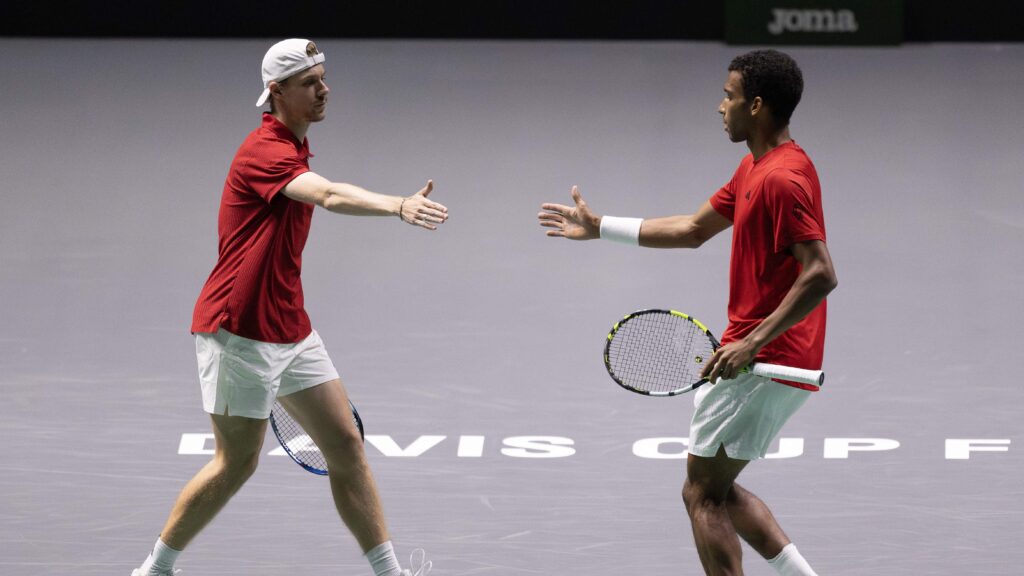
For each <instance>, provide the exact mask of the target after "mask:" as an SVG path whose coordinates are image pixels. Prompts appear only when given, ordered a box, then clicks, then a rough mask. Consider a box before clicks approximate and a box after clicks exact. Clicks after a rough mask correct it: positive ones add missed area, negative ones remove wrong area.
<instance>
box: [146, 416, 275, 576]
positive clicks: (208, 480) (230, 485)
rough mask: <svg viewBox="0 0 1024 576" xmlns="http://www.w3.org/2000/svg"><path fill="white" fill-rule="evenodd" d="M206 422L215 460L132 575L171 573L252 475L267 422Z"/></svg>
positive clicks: (201, 472)
mask: <svg viewBox="0 0 1024 576" xmlns="http://www.w3.org/2000/svg"><path fill="white" fill-rule="evenodd" d="M210 418H211V419H212V421H213V435H214V438H215V440H216V448H215V449H214V455H213V459H212V460H210V461H209V462H208V463H207V464H206V465H205V466H203V467H202V468H201V469H200V470H199V472H198V473H196V475H195V476H194V477H193V478H192V479H191V480H190V481H189V482H188V483H187V484H186V485H185V487H184V488H183V489H182V491H181V493H180V494H179V495H178V499H177V500H176V501H175V503H174V506H173V508H172V509H171V513H170V515H169V517H168V518H167V523H166V524H164V528H163V530H161V532H160V538H159V540H157V543H156V546H155V547H154V551H153V553H152V554H150V555H149V557H148V558H146V560H145V562H143V564H142V566H141V567H140V568H139V569H138V570H136V571H135V572H133V574H137V575H138V576H149V575H152V574H172V573H173V566H174V560H175V559H176V558H177V555H178V553H180V552H181V551H182V550H184V549H185V546H187V545H188V543H189V542H190V541H191V540H192V538H194V537H195V536H196V535H197V534H198V533H199V532H200V530H202V529H203V528H204V527H205V526H206V525H207V524H209V523H210V521H211V520H213V518H214V516H216V515H217V513H218V512H220V510H221V509H222V508H224V505H225V504H227V502H228V500H230V499H231V497H232V496H233V495H234V494H235V493H236V492H238V489H239V488H241V487H242V485H243V484H244V483H245V481H246V480H248V479H249V477H250V476H252V473H253V472H254V471H255V470H256V465H257V462H258V460H259V453H260V449H261V448H262V446H263V436H264V434H265V432H266V429H267V421H266V420H259V419H253V418H245V417H242V416H220V415H217V414H211V415H210Z"/></svg>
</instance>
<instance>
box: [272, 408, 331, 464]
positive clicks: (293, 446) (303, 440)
mask: <svg viewBox="0 0 1024 576" xmlns="http://www.w3.org/2000/svg"><path fill="white" fill-rule="evenodd" d="M270 415H271V417H272V419H273V424H274V431H275V432H276V433H277V438H278V441H280V442H281V445H282V446H284V448H285V450H287V451H288V453H289V454H290V455H291V456H292V458H294V459H295V460H296V461H298V462H300V463H301V464H304V465H306V466H309V467H311V468H316V469H317V470H327V459H326V458H324V455H323V453H322V452H320V449H319V448H318V447H317V445H316V443H315V442H313V439H312V438H310V437H309V434H306V431H305V430H303V429H302V426H299V423H298V422H296V421H295V419H293V418H292V417H291V415H290V414H288V412H287V411H286V410H285V409H284V407H283V406H281V404H280V403H277V402H275V403H274V407H273V408H272V409H271V413H270Z"/></svg>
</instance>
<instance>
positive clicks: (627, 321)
mask: <svg viewBox="0 0 1024 576" xmlns="http://www.w3.org/2000/svg"><path fill="white" fill-rule="evenodd" d="M720 345H721V344H719V342H718V340H717V339H716V338H715V336H714V335H713V334H711V331H710V330H708V329H707V327H706V326H704V325H703V324H701V323H700V321H699V320H697V319H696V318H691V317H690V316H687V315H686V314H683V313H682V312H676V311H675V310H640V311H638V312H633V313H632V314H629V315H627V316H626V317H625V318H623V319H622V320H620V321H619V322H618V323H616V324H615V326H613V327H612V331H611V332H609V333H608V341H607V342H606V343H605V347H604V365H605V367H606V368H607V369H608V374H609V375H611V377H612V380H615V382H616V383H617V384H618V385H619V386H622V387H623V388H625V389H626V390H630V391H632V392H637V393H639V394H646V395H647V396H675V395H677V394H683V393H686V392H689V391H691V390H696V389H697V388H700V387H701V386H702V385H704V384H707V382H708V381H707V380H705V379H703V378H701V376H700V373H701V370H703V368H704V362H706V361H708V360H710V359H711V356H713V355H714V353H715V350H717V349H718V347H719V346H720ZM743 372H749V373H752V374H756V375H758V376H765V377H767V378H779V379H781V380H788V381H790V382H800V383H802V384H813V385H815V386H821V385H822V384H824V383H825V373H824V372H822V371H821V370H804V369H802V368H791V367H789V366H779V365H777V364H761V363H754V364H751V365H750V366H748V367H746V368H744V369H743Z"/></svg>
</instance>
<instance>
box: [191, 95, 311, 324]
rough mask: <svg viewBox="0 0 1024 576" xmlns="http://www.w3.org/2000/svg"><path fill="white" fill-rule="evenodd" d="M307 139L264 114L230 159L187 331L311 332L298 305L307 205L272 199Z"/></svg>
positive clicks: (303, 167)
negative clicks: (205, 274) (214, 240)
mask: <svg viewBox="0 0 1024 576" xmlns="http://www.w3.org/2000/svg"><path fill="white" fill-rule="evenodd" d="M310 156H312V154H310V153H309V142H308V141H303V142H301V143H300V142H299V141H298V140H296V139H295V135H294V134H293V133H292V131H291V130H290V129H289V128H288V127H287V126H285V125H284V124H282V123H281V122H280V121H279V120H277V119H276V118H274V117H273V116H271V115H270V114H264V115H263V123H262V125H261V126H260V127H259V128H257V129H256V130H253V131H252V133H250V134H249V136H248V137H247V138H246V139H245V141H244V142H242V145H241V147H239V149H238V152H237V153H236V154H235V159H234V160H233V161H232V162H231V169H230V170H229V171H228V177H227V180H226V181H225V182H224V192H223V193H222V195H221V200H220V214H219V216H218V218H217V230H218V237H219V242H218V256H217V264H216V266H214V268H213V272H212V273H211V274H210V277H209V278H208V279H207V280H206V284H205V285H204V286H203V289H202V291H201V292H200V294H199V300H198V301H197V302H196V307H195V310H194V312H193V315H192V332H193V333H196V332H211V333H212V332H216V331H217V329H218V328H219V327H223V328H224V329H225V330H227V331H229V332H232V333H234V334H237V335H239V336H243V337H245V338H251V339H253V340H260V341H263V342H274V343H294V342H300V341H301V340H302V339H303V338H305V337H306V336H308V335H309V333H310V332H312V327H311V325H310V322H309V316H308V315H307V314H306V310H305V308H304V307H303V298H302V280H301V278H300V273H301V269H302V249H303V247H304V246H305V245H306V238H307V237H308V236H309V226H310V221H311V220H312V217H313V206H312V205H310V204H305V203H302V202H296V201H294V200H292V199H290V198H288V197H287V196H285V195H284V194H279V192H280V191H281V189H282V188H284V187H285V185H286V184H288V183H289V182H291V181H292V180H293V179H294V178H295V177H296V176H298V175H299V174H302V173H304V172H308V171H309V157H310Z"/></svg>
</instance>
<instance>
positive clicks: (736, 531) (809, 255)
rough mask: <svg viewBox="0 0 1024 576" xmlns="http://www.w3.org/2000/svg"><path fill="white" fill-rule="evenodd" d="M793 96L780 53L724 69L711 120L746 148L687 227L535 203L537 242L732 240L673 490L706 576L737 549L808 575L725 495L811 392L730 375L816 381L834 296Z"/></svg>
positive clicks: (774, 533)
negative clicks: (720, 330)
mask: <svg viewBox="0 0 1024 576" xmlns="http://www.w3.org/2000/svg"><path fill="white" fill-rule="evenodd" d="M802 92H803V75H802V73H801V72H800V68H799V67H798V66H797V64H796V62H795V61H793V59H792V58H790V57H789V56H787V55H785V54H783V53H781V52H778V51H775V50H758V51H753V52H750V53H747V54H744V55H742V56H739V57H737V58H735V59H734V60H733V61H732V63H730V65H729V75H728V78H727V80H726V83H725V98H724V99H723V100H722V103H721V104H720V105H719V107H718V112H719V114H721V115H722V118H723V121H724V123H725V131H726V133H727V134H728V135H729V139H730V140H732V141H733V142H746V143H747V147H748V148H749V149H750V154H748V155H747V156H746V157H745V158H743V160H742V161H741V162H740V165H739V168H737V169H736V173H735V174H734V175H733V177H732V179H731V180H730V181H729V182H728V183H727V184H726V185H725V186H723V187H722V188H721V189H720V190H718V192H716V193H715V194H713V195H712V196H711V198H710V199H709V200H708V201H707V202H705V203H704V204H703V205H702V206H701V207H700V208H699V209H698V210H697V212H696V213H695V214H689V215H682V216H669V217H664V218H649V219H640V218H617V217H612V216H603V217H602V216H599V215H597V214H595V213H594V212H593V211H592V210H591V209H590V207H589V206H588V205H587V203H586V202H585V201H584V200H583V197H582V196H581V195H580V193H579V190H578V189H577V188H576V187H575V186H574V187H573V189H572V199H573V201H574V206H565V205H561V204H544V205H542V209H543V212H541V213H540V214H539V215H538V218H539V220H540V224H541V225H542V226H545V227H547V228H551V230H548V231H547V235H548V236H556V237H563V238H569V239H572V240H590V239H594V238H605V239H609V240H613V241H619V242H625V243H628V244H633V245H640V246H646V247H651V248H697V247H699V246H700V245H702V244H703V243H704V242H706V241H707V240H708V239H710V238H711V237H713V236H715V235H716V234H718V233H719V232H722V231H723V230H725V229H727V228H729V227H730V226H732V228H733V233H732V257H731V261H730V270H729V272H730V274H729V309H728V315H729V325H728V328H727V329H726V331H725V333H724V334H723V336H722V347H721V348H719V350H718V351H717V352H716V353H715V355H714V357H713V358H712V359H711V361H710V362H708V364H707V366H706V367H705V369H704V374H703V376H704V377H706V378H708V379H709V380H710V381H711V382H712V383H713V384H714V385H706V386H703V387H701V388H699V389H698V392H697V394H696V396H695V397H694V405H695V409H694V414H693V419H692V421H691V424H690V438H689V440H690V448H689V455H688V460H687V469H686V475H687V478H686V481H685V483H684V485H683V501H684V503H685V505H686V510H687V512H688V514H689V516H690V522H691V525H692V527H693V536H694V540H695V542H696V547H697V552H698V554H699V555H700V561H701V563H702V564H703V566H704V571H705V572H706V573H707V574H714V575H719V574H742V573H743V567H742V558H741V548H740V542H739V537H742V538H743V539H744V540H746V541H747V543H749V544H750V546H751V547H752V548H753V549H754V550H756V551H757V552H758V553H760V554H761V556H763V557H764V558H765V559H766V560H768V562H769V564H770V565H771V566H772V567H773V568H774V569H775V570H776V572H778V573H779V574H782V575H785V576H810V575H814V574H815V572H814V570H812V569H811V567H810V565H809V564H808V562H807V561H806V559H804V558H803V556H802V555H801V554H800V553H799V552H798V551H797V549H796V546H795V545H793V543H792V542H791V541H790V539H789V538H788V537H787V536H786V534H785V533H784V532H783V531H782V528H780V527H779V524H778V522H777V521H776V520H775V518H774V517H773V516H772V513H771V511H770V510H769V509H768V507H767V506H766V505H765V504H764V502H762V501H761V500H760V499H759V498H758V497H757V496H755V495H753V494H751V493H750V492H749V491H747V490H745V489H744V488H742V487H741V486H740V485H739V484H737V483H736V478H737V477H738V476H739V474H740V472H741V471H742V470H743V468H744V467H745V466H746V465H747V464H748V463H749V462H750V461H751V460H755V459H758V458H763V457H764V455H765V454H766V453H767V451H768V447H769V444H770V443H771V441H772V439H773V438H774V437H775V436H776V434H778V432H779V430H780V429H781V428H782V425H783V424H784V423H785V422H786V420H788V419H789V417H790V416H792V415H793V414H794V413H795V412H796V411H797V410H798V409H799V408H800V407H801V406H802V405H803V403H804V402H806V401H807V398H808V397H809V396H810V394H811V393H812V392H811V390H809V389H804V387H803V386H802V385H800V384H797V383H792V382H779V381H773V380H769V379H766V378H762V377H759V376H754V375H750V374H743V373H741V372H740V371H741V370H742V369H743V367H745V366H747V365H749V364H750V363H751V362H754V361H758V362H767V363H772V364H784V365H788V366H794V367H797V368H808V369H819V368H821V362H822V356H823V352H824V342H825V311H826V305H825V297H826V295H828V294H829V293H830V292H831V291H832V290H833V289H835V287H836V284H837V281H836V273H835V270H834V269H833V267H832V259H831V257H830V256H829V252H828V247H827V246H826V244H825V219H824V215H823V212H822V205H821V186H820V184H819V183H818V175H817V173H816V172H815V169H814V165H813V164H812V163H811V160H810V158H809V157H808V156H807V154H806V153H805V152H804V151H803V149H802V148H800V146H798V145H797V143H796V142H795V141H794V140H793V138H792V137H791V136H790V133H789V120H790V116H791V115H792V113H793V110H794V109H795V108H796V105H797V103H799V101H800V96H801V94H802ZM738 536H739V537H738Z"/></svg>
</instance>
